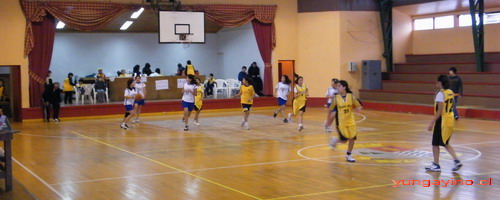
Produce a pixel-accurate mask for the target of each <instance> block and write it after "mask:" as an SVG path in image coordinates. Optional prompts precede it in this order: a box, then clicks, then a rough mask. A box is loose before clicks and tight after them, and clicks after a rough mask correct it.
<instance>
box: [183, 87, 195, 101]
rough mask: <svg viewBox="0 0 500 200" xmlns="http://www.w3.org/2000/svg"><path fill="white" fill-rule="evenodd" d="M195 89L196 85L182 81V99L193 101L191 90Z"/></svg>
mask: <svg viewBox="0 0 500 200" xmlns="http://www.w3.org/2000/svg"><path fill="white" fill-rule="evenodd" d="M195 90H196V85H191V84H188V83H184V94H183V95H182V100H183V101H185V102H188V103H194V95H193V92H194V91H195Z"/></svg>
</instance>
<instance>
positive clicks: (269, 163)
mask: <svg viewBox="0 0 500 200" xmlns="http://www.w3.org/2000/svg"><path fill="white" fill-rule="evenodd" d="M343 156H345V155H339V156H325V157H318V158H320V159H324V158H335V157H343ZM309 160H310V159H295V160H282V161H273V162H261V163H251V164H242V165H229V166H222V167H211V168H201V169H191V170H185V171H186V172H201V171H210V170H218V169H231V168H239V167H252V166H259V165H272V164H281V163H289V162H299V161H309ZM179 173H181V172H179V171H175V172H162V173H153V174H142V175H133V176H120V177H111V178H99V179H89V180H81V181H71V182H62V183H53V184H51V185H64V184H75V183H86V182H99V181H108V180H117V179H127V178H139V177H149V176H158V175H168V174H179Z"/></svg>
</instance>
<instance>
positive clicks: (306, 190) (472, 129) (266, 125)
mask: <svg viewBox="0 0 500 200" xmlns="http://www.w3.org/2000/svg"><path fill="white" fill-rule="evenodd" d="M120 117H121V116H120ZM120 117H119V116H116V117H110V118H100V117H98V118H95V119H92V118H84V119H71V120H66V121H65V122H64V123H59V124H47V123H41V122H30V123H25V124H23V125H22V126H21V125H20V124H14V127H15V128H17V129H19V130H21V133H20V134H18V135H16V136H15V139H14V140H13V147H14V150H13V151H14V155H13V157H14V159H15V166H14V173H15V174H16V175H17V179H20V180H21V181H22V182H23V183H24V185H25V187H27V189H28V190H29V191H31V192H32V193H33V194H34V195H36V196H37V197H39V198H41V199H346V198H348V199H387V198H391V199H400V198H405V199H408V198H409V199H431V198H432V199H454V198H460V199H462V198H465V199H491V198H492V197H493V195H495V194H498V193H499V192H500V191H499V188H498V187H496V185H498V183H499V182H498V179H499V178H500V171H498V169H496V168H495V167H493V166H497V165H499V164H500V159H499V157H498V156H497V150H498V148H497V147H498V145H499V143H500V135H499V132H498V130H499V128H500V123H499V122H497V121H484V120H474V119H470V120H469V119H464V120H460V121H458V122H457V123H456V129H455V133H454V135H453V138H452V140H451V144H453V145H454V147H455V150H456V151H457V154H458V155H459V158H460V159H461V160H462V162H463V163H464V167H463V168H462V170H460V171H458V172H457V173H452V172H451V168H452V159H451V157H450V156H449V155H448V154H447V153H446V151H444V149H442V151H441V155H442V163H441V166H442V169H443V171H442V172H441V173H434V172H432V173H426V172H425V170H424V166H426V165H428V164H429V163H430V162H431V159H432V151H431V146H430V140H431V137H432V136H431V135H432V134H431V133H430V132H428V131H426V130H425V129H426V126H427V124H428V123H429V120H430V116H427V115H415V114H402V113H389V112H378V111H370V110H365V111H362V112H361V113H358V114H357V115H356V120H357V121H358V132H359V134H358V140H357V143H356V145H355V147H354V151H353V155H354V157H355V158H356V159H357V161H356V162H355V163H347V162H346V161H345V148H346V146H345V145H339V146H338V147H337V149H335V150H334V151H332V150H330V148H329V147H328V146H327V141H328V140H327V136H326V134H325V133H324V130H323V129H322V123H323V120H324V111H323V109H320V108H314V109H310V110H308V112H307V113H306V115H305V123H304V124H305V129H304V130H303V131H302V132H298V131H297V130H296V128H297V127H296V126H297V124H296V123H291V124H284V123H282V122H281V121H280V120H278V119H274V118H273V117H272V109H270V108H258V109H255V110H254V112H253V113H252V114H251V116H250V122H251V130H243V129H242V128H240V126H239V122H240V118H241V111H240V110H239V109H226V110H215V111H207V112H204V113H202V118H201V120H200V123H201V126H199V127H193V128H192V130H190V131H189V132H184V131H182V127H183V123H182V122H181V120H180V118H181V117H182V115H181V114H180V113H175V112H173V113H162V114H154V115H149V116H145V117H143V121H144V122H143V123H141V124H137V125H134V127H133V128H132V129H131V130H128V131H123V130H119V129H117V127H118V125H117V123H116V121H118V120H120ZM489 178H491V179H492V185H476V183H479V182H480V180H488V179H489ZM393 180H394V181H395V182H398V181H399V180H404V181H406V182H405V183H408V182H407V181H409V180H419V181H424V180H431V181H433V180H442V181H448V180H464V181H465V180H473V181H474V185H452V184H449V185H447V186H446V187H445V186H444V184H443V183H442V185H440V186H435V185H430V187H424V184H423V182H422V183H421V184H422V185H402V184H399V185H398V187H395V186H396V184H395V183H394V182H393ZM414 184H417V183H416V182H415V183H414ZM388 195H390V196H388Z"/></svg>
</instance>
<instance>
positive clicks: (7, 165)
mask: <svg viewBox="0 0 500 200" xmlns="http://www.w3.org/2000/svg"><path fill="white" fill-rule="evenodd" d="M18 132H19V131H14V130H1V131H0V140H2V141H3V148H4V154H3V156H1V157H0V162H2V163H3V164H4V165H3V166H2V167H1V170H2V171H1V172H0V178H3V179H5V190H6V191H11V190H12V148H11V140H12V138H13V137H12V134H13V133H18Z"/></svg>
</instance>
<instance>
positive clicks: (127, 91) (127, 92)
mask: <svg viewBox="0 0 500 200" xmlns="http://www.w3.org/2000/svg"><path fill="white" fill-rule="evenodd" d="M136 94H137V91H136V90H135V88H132V89H131V90H130V89H128V88H125V95H124V96H126V97H130V96H131V97H135V95H136ZM134 100H135V98H133V99H125V100H123V105H134Z"/></svg>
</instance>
